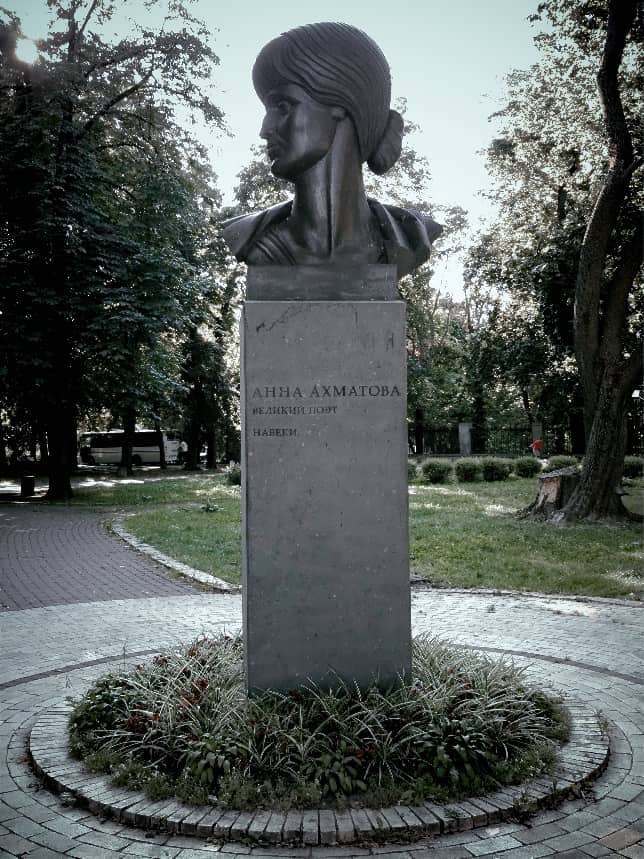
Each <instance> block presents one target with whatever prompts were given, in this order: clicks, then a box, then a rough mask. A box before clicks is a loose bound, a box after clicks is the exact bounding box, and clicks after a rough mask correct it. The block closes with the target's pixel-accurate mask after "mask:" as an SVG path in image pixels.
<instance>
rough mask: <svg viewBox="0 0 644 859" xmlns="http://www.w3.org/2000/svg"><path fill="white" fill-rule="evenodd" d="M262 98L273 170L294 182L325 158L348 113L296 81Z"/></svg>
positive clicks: (263, 134) (264, 134)
mask: <svg viewBox="0 0 644 859" xmlns="http://www.w3.org/2000/svg"><path fill="white" fill-rule="evenodd" d="M262 101H263V102H264V106H265V108H266V115H265V116H264V121H263V122H262V127H261V130H260V132H259V135H260V137H262V138H264V140H266V147H267V150H268V156H269V158H270V160H271V171H272V172H273V173H274V175H275V176H279V177H281V178H283V179H290V180H291V181H293V180H294V179H296V178H297V177H298V176H300V175H301V174H302V173H303V172H305V171H306V170H308V169H310V168H311V167H313V166H314V165H315V164H317V163H318V161H320V160H321V159H322V158H324V156H325V155H326V154H327V152H328V151H329V149H330V148H331V145H332V143H333V140H334V138H335V132H336V128H337V124H338V121H339V120H340V119H342V118H343V117H344V116H345V115H346V112H345V111H344V109H343V108H340V107H327V106H326V105H323V104H319V103H318V102H317V101H314V99H312V98H311V97H310V96H309V95H308V94H307V93H306V92H305V91H304V90H303V89H302V88H301V87H299V86H297V85H296V84H283V85H280V86H279V87H276V88H275V89H273V90H271V91H270V92H269V93H267V94H266V95H265V96H263V98H262Z"/></svg>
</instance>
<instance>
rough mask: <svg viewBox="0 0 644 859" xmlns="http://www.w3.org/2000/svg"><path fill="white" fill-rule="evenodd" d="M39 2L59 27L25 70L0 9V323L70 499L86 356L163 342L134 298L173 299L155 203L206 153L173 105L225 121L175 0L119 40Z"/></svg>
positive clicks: (58, 489) (13, 380) (204, 56)
mask: <svg viewBox="0 0 644 859" xmlns="http://www.w3.org/2000/svg"><path fill="white" fill-rule="evenodd" d="M49 5H50V6H51V7H52V9H53V10H54V13H55V15H56V20H55V23H54V30H53V31H52V32H51V33H50V35H49V37H48V38H47V39H46V40H44V41H42V42H40V43H39V49H40V52H41V59H40V60H39V61H38V62H37V63H36V64H35V65H34V66H33V67H29V66H26V65H25V64H24V63H20V62H19V61H18V60H17V59H16V56H15V38H16V36H17V35H19V26H20V24H19V21H18V19H17V18H16V16H13V15H11V13H9V12H7V11H6V10H5V11H0V19H1V21H2V39H1V40H0V87H1V89H2V93H3V98H2V100H1V101H0V245H1V249H2V254H0V257H1V258H2V263H0V267H1V269H2V270H1V275H2V280H3V285H4V286H5V291H4V294H3V314H2V316H0V326H1V327H2V329H3V330H2V332H1V333H2V335H3V351H5V354H6V355H7V360H6V362H4V364H5V367H6V369H5V378H6V380H7V385H8V386H9V387H10V388H11V390H12V395H13V399H14V400H15V401H19V402H24V403H26V404H27V407H28V409H29V410H30V411H31V412H32V413H33V415H34V420H35V421H36V422H37V423H38V424H39V425H42V426H43V427H45V428H46V430H47V439H48V443H49V452H50V463H49V469H50V471H49V477H50V485H49V495H50V497H52V498H60V497H66V496H67V495H69V494H70V492H71V489H70V479H69V478H70V472H71V469H72V467H73V466H74V465H75V425H76V420H77V417H78V414H79V411H80V409H81V408H82V407H83V405H85V404H86V403H85V401H86V398H87V390H86V388H87V380H88V377H89V363H90V359H91V360H93V361H94V363H95V362H96V360H97V359H98V357H97V356H100V355H101V351H102V354H103V356H104V360H105V363H106V364H109V363H110V358H109V356H108V355H107V352H109V341H110V338H107V340H105V342H103V343H102V342H101V341H102V340H103V338H104V337H105V335H106V334H107V333H109V332H110V330H111V331H113V332H116V331H117V330H118V329H117V326H119V325H122V324H123V323H125V330H124V331H119V332H118V333H119V337H118V338H117V337H114V336H113V337H112V338H111V341H112V342H113V341H114V340H115V339H120V342H121V346H123V344H124V343H125V341H126V339H127V336H128V334H130V335H132V334H133V333H134V332H136V330H137V327H138V330H139V331H140V330H141V329H142V328H145V322H146V320H150V319H152V320H154V325H155V326H157V330H158V314H157V313H152V312H151V313H150V314H145V313H143V315H142V314H141V307H140V301H138V302H137V300H135V299H134V298H133V292H136V290H138V294H139V298H141V297H142V298H144V299H146V298H147V299H148V300H149V301H150V303H152V304H154V305H155V306H156V307H160V306H161V305H163V304H165V306H166V309H169V310H170V311H172V310H173V309H174V310H176V309H177V307H178V305H179V304H180V303H181V302H180V289H179V286H180V284H179V281H180V279H181V278H182V277H183V275H184V274H185V267H184V262H185V255H184V254H183V252H182V244H181V242H182V237H181V236H178V235H176V233H177V232H181V230H180V229H176V228H177V223H173V218H175V217H177V213H176V209H175V210H174V212H173V213H172V214H171V215H170V216H169V217H168V218H167V219H164V216H165V215H166V214H167V208H170V209H173V205H172V204H170V205H169V207H166V206H164V204H163V202H162V198H163V191H164V190H168V196H172V195H173V194H175V192H176V188H177V182H179V184H181V180H180V179H179V178H177V177H180V174H181V172H182V171H185V170H186V169H187V168H188V167H189V164H190V162H191V161H195V160H197V159H198V158H199V157H200V154H201V153H199V152H198V150H197V148H196V147H195V146H194V145H193V144H192V143H191V141H190V140H189V138H188V136H187V135H186V134H184V133H183V132H182V131H181V129H180V127H179V126H178V125H177V124H176V122H175V119H174V116H175V112H176V109H177V105H178V104H179V103H183V105H184V107H185V108H187V109H188V111H189V112H192V113H199V114H201V115H202V116H203V117H204V118H205V119H206V121H208V122H211V123H212V124H214V125H215V126H216V125H220V124H221V114H220V112H219V110H218V109H217V108H216V106H215V105H214V104H213V103H212V102H211V100H210V98H209V96H208V93H207V83H208V79H209V77H210V75H211V70H212V67H213V65H215V64H216V62H217V57H216V56H215V54H214V53H213V52H212V50H211V49H210V48H209V47H208V45H207V44H206V42H205V39H206V37H207V33H206V31H205V30H204V28H203V26H202V25H201V24H200V22H199V21H197V20H196V19H194V18H193V17H192V16H191V15H190V14H189V12H188V10H187V8H186V7H185V6H184V5H183V4H182V3H181V2H174V0H173V2H171V3H169V4H168V11H167V14H166V17H165V20H164V22H163V26H162V27H160V28H159V29H149V28H144V27H138V28H135V36H134V37H133V38H127V39H121V40H118V41H116V42H113V41H112V42H110V41H107V40H105V39H104V38H103V36H102V35H101V34H102V32H103V31H104V27H105V25H106V23H108V22H109V20H110V18H111V16H112V13H113V6H112V5H111V4H110V3H108V2H106V0H89V2H81V0H53V2H50V4H49ZM148 5H150V6H160V5H161V4H160V2H158V0H153V2H152V3H151V4H148ZM146 166H147V167H151V166H154V167H155V168H156V171H157V173H156V174H155V175H156V176H157V177H158V178H160V177H161V176H162V175H163V174H164V170H165V171H166V177H168V176H169V177H171V181H170V182H169V183H168V184H169V187H168V189H160V188H159V187H158V183H157V186H156V188H155V186H154V180H155V176H153V175H152V173H151V172H150V171H148V173H147V176H146V174H145V167H146ZM136 172H138V176H139V179H141V178H142V177H144V176H145V178H146V182H145V183H144V184H145V186H146V188H147V190H148V191H149V192H150V196H149V197H148V203H150V206H149V209H150V211H149V213H148V214H149V217H148V218H147V220H145V219H144V220H143V221H142V220H140V219H139V218H132V217H129V218H128V214H131V213H132V212H134V211H135V210H137V209H138V210H139V212H140V211H141V208H142V207H143V208H145V205H147V203H145V204H142V203H141V200H140V190H141V189H140V188H139V187H138V186H137V184H136V183H133V182H132V181H131V177H132V175H133V173H136ZM175 180H176V181H175ZM159 191H161V193H160V194H159ZM136 194H138V195H139V200H138V201H137V200H135V199H133V198H134V196H136ZM155 194H156V198H155V199H154V202H152V198H154V197H155ZM154 204H157V209H156V214H155V211H154V208H155V206H154ZM128 221H129V223H128ZM134 225H136V227H137V231H136V234H135V232H134V231H133V226H134ZM145 230H147V237H146V236H145V235H143V233H144V231H145ZM173 232H174V233H175V235H174V236H173V235H172V233H173ZM184 232H185V231H184ZM133 275H134V277H135V282H133V281H132V276H133ZM137 278H138V280H137ZM161 296H163V297H161ZM128 311H130V314H129V318H128ZM110 320H112V328H111V329H110ZM171 324H172V325H174V326H175V327H176V318H175V319H174V320H172V322H171ZM127 351H128V349H127V348H125V349H122V350H121V352H120V353H119V354H120V355H121V356H123V355H124V354H125V353H127ZM130 354H132V353H131V352H130Z"/></svg>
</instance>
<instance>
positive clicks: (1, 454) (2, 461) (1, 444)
mask: <svg viewBox="0 0 644 859" xmlns="http://www.w3.org/2000/svg"><path fill="white" fill-rule="evenodd" d="M8 469H9V460H8V459H7V448H6V447H5V437H4V434H3V432H2V425H1V424H0V474H6V473H7V471H8Z"/></svg>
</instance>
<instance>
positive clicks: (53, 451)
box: [47, 401, 76, 501]
mask: <svg viewBox="0 0 644 859" xmlns="http://www.w3.org/2000/svg"><path fill="white" fill-rule="evenodd" d="M75 436H76V414H75V409H74V406H73V405H70V404H69V403H66V402H64V401H60V402H59V403H58V405H57V406H56V407H52V409H51V411H50V414H49V423H48V427H47V440H48V442H49V488H48V490H47V498H48V499H49V500H50V501H64V500H65V499H66V498H71V497H72V495H73V492H72V484H71V474H72V471H73V469H74V468H75V466H76V456H75V455H74V458H73V461H72V458H71V456H70V451H71V449H72V446H71V443H70V440H71V438H72V437H73V438H74V450H75V449H76V438H75Z"/></svg>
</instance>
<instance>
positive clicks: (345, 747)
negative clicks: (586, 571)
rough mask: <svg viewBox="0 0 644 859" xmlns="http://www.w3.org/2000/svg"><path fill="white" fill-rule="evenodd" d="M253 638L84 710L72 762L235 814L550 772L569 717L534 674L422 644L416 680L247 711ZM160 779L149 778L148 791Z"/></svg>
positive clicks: (148, 673)
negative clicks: (527, 677) (247, 653)
mask: <svg viewBox="0 0 644 859" xmlns="http://www.w3.org/2000/svg"><path fill="white" fill-rule="evenodd" d="M241 664H242V651H241V642H240V639H230V638H218V639H213V638H206V637H204V638H200V639H198V640H197V641H195V642H194V643H193V644H191V645H190V646H189V647H188V648H185V649H176V650H172V651H169V652H167V653H164V654H162V655H160V656H157V657H155V659H154V660H153V661H152V662H151V663H149V664H146V665H139V666H137V668H136V669H135V670H134V671H132V672H130V673H121V674H111V675H107V676H106V677H103V678H101V679H100V680H98V681H97V682H96V683H95V684H94V686H92V688H91V689H90V690H89V691H88V692H87V693H86V694H85V695H84V696H83V698H82V699H81V700H80V701H78V702H77V703H76V704H75V707H74V710H73V712H72V715H71V717H70V723H69V729H70V740H71V746H72V751H73V752H74V753H76V754H77V755H78V756H81V757H83V758H84V759H85V761H86V762H87V763H88V765H90V766H91V767H92V768H93V769H101V768H102V769H103V770H104V771H106V772H111V773H112V775H113V778H115V779H116V780H117V782H118V783H119V784H128V783H130V784H131V785H132V786H135V787H136V788H138V789H140V788H141V787H142V786H143V788H144V789H146V790H147V792H148V794H149V795H150V796H154V797H155V798H161V797H162V796H169V795H172V794H174V795H176V796H178V797H179V798H181V799H186V800H189V801H191V802H203V803H205V802H217V803H218V804H220V805H223V806H226V807H231V808H242V809H243V808H255V807H257V806H258V805H262V806H264V807H273V808H291V807H314V806H316V805H321V804H324V805H331V806H335V807H337V806H343V805H346V804H347V803H348V802H351V803H353V804H355V803H358V804H363V805H386V804H391V803H398V802H403V801H405V802H411V801H418V802H420V801H422V800H424V799H429V798H433V799H437V800H446V799H450V798H455V797H458V796H463V795H466V794H468V793H477V792H482V791H484V790H486V789H494V787H496V786H498V784H503V783H505V784H507V783H510V782H516V781H518V780H521V779H525V778H527V777H531V776H533V775H537V774H538V773H542V772H544V771H545V770H546V769H547V767H548V765H551V764H552V763H553V761H554V750H555V748H556V741H559V740H561V739H564V738H565V735H566V720H565V717H564V715H563V711H562V710H561V708H559V706H558V705H557V704H556V703H555V702H553V701H551V700H550V699H548V698H547V697H546V696H544V695H543V694H542V693H540V692H538V691H535V690H533V689H531V688H530V687H529V686H528V685H527V684H526V683H525V681H524V676H523V672H522V671H521V670H520V669H518V668H516V667H514V666H513V665H512V664H511V663H509V662H495V661H492V660H489V659H487V658H485V657H481V656H477V655H475V654H473V653H471V652H470V651H467V650H464V649H457V648H454V647H452V646H448V645H445V644H443V643H441V642H440V641H437V640H435V639H430V638H427V637H421V638H418V639H416V640H415V641H414V643H413V668H412V678H411V679H409V680H408V682H405V683H400V684H398V685H397V686H395V687H393V688H390V689H380V688H379V687H378V686H377V685H376V684H373V685H372V686H370V687H369V688H367V689H364V690H361V689H359V688H357V687H356V686H354V685H348V684H346V683H343V682H341V681H340V680H339V679H338V680H337V683H336V685H335V687H334V688H333V689H331V690H328V689H322V688H320V687H317V686H315V685H307V686H302V687H299V688H298V689H294V690H292V691H291V692H289V693H287V694H283V693H279V692H270V691H269V692H264V693H262V694H259V695H257V696H256V697H253V698H250V699H249V698H247V697H246V695H245V693H244V687H243V682H242V668H241ZM146 774H147V779H146Z"/></svg>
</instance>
